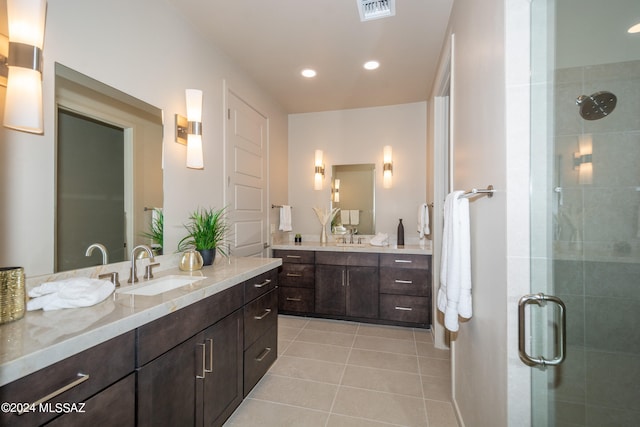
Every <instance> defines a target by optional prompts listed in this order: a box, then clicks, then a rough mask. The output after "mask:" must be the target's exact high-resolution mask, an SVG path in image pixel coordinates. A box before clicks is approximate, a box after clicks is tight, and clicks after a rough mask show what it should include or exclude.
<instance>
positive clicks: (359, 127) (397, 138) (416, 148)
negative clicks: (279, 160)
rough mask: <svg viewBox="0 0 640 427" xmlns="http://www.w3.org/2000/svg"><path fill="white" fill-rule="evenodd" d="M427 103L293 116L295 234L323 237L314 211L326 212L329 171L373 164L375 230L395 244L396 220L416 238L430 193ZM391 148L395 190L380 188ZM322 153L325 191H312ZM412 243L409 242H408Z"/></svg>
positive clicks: (291, 161) (291, 192) (291, 183)
mask: <svg viewBox="0 0 640 427" xmlns="http://www.w3.org/2000/svg"><path fill="white" fill-rule="evenodd" d="M426 108H427V104H426V103H425V102H418V103H411V104H401V105H392V106H386V107H374V108H360V109H352V110H340V111H327V112H319V113H306V114H292V115H290V116H289V202H290V204H291V205H293V207H294V208H293V213H292V220H293V229H294V232H296V233H301V234H307V235H309V234H310V235H317V236H318V237H319V236H320V229H321V228H320V223H319V222H318V220H317V218H316V215H315V213H314V212H313V210H312V208H313V207H314V206H316V207H319V208H321V209H328V208H329V204H330V198H331V166H332V165H334V164H355V163H375V165H376V192H375V198H376V201H375V206H376V231H377V232H384V233H388V234H389V236H390V238H391V240H392V241H393V242H395V239H396V230H397V226H398V219H399V218H402V219H403V223H404V224H405V240H407V239H409V238H417V221H418V205H419V204H420V203H423V202H424V201H425V194H426V174H427V170H426V168H425V156H426V133H427V127H426V117H427V115H426ZM385 145H391V146H392V147H393V187H392V188H390V189H384V188H382V155H383V152H382V150H383V147H384V146H385ZM316 149H321V150H323V151H324V163H325V167H326V169H325V170H326V174H325V180H324V187H323V190H322V191H314V190H313V171H314V163H313V162H314V150H316ZM407 243H408V242H407Z"/></svg>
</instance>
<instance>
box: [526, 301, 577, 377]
mask: <svg viewBox="0 0 640 427" xmlns="http://www.w3.org/2000/svg"><path fill="white" fill-rule="evenodd" d="M547 302H551V303H554V304H557V305H558V307H560V330H559V336H558V338H559V340H558V341H555V342H560V348H559V352H558V354H557V355H556V356H555V357H554V358H553V359H550V360H547V359H545V358H544V357H542V356H538V357H532V356H530V355H529V354H528V353H527V350H526V348H525V347H526V346H525V329H526V328H525V326H526V325H525V307H526V306H527V305H528V304H537V305H539V306H540V307H544V305H545V304H546V303H547ZM566 311H567V307H566V306H565V305H564V302H563V301H562V300H561V299H560V298H558V297H556V296H553V295H545V294H543V293H539V294H532V295H525V296H523V297H522V298H520V301H518V353H519V355H520V359H521V360H522V361H523V362H524V363H525V364H527V365H529V366H536V365H540V366H543V367H544V366H557V365H559V364H561V363H562V362H564V359H565V355H566V352H567V316H566Z"/></svg>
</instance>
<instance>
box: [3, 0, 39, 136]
mask: <svg viewBox="0 0 640 427" xmlns="http://www.w3.org/2000/svg"><path fill="white" fill-rule="evenodd" d="M45 16H46V0H7V21H8V24H9V56H8V57H0V62H1V63H3V64H5V65H6V66H5V67H0V68H4V69H5V71H6V76H7V94H6V98H5V109H4V121H3V124H4V126H5V127H8V128H11V129H16V130H20V131H23V132H30V133H38V134H41V133H42V132H43V116H42V45H43V43H44V24H45ZM3 74H4V72H3Z"/></svg>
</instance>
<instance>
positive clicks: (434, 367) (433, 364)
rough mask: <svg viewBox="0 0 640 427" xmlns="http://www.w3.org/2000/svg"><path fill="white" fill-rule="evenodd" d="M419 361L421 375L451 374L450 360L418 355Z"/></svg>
mask: <svg viewBox="0 0 640 427" xmlns="http://www.w3.org/2000/svg"><path fill="white" fill-rule="evenodd" d="M418 362H419V363H420V375H428V376H431V377H447V378H449V377H450V376H451V362H450V361H449V360H445V359H433V358H431V357H418Z"/></svg>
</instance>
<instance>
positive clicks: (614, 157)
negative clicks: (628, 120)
mask: <svg viewBox="0 0 640 427" xmlns="http://www.w3.org/2000/svg"><path fill="white" fill-rule="evenodd" d="M638 114H640V112H639V113H638ZM592 140H593V156H592V159H593V186H594V187H596V188H599V187H612V188H616V187H629V188H628V189H627V190H626V191H628V192H629V194H626V195H625V197H627V198H630V199H632V200H633V201H636V200H637V198H636V197H634V196H635V195H636V194H634V193H635V186H636V185H638V171H637V168H636V166H637V165H638V164H640V133H637V132H636V133H631V132H609V133H605V134H597V135H593V136H592ZM616 206H617V205H616ZM631 212H632V213H634V214H635V213H637V212H634V211H633V210H632V211H631ZM634 217H635V215H634Z"/></svg>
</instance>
